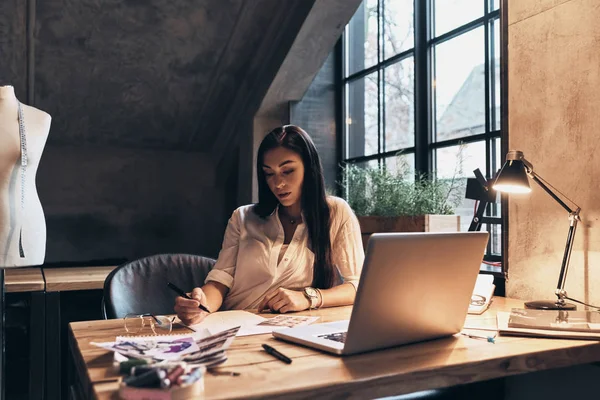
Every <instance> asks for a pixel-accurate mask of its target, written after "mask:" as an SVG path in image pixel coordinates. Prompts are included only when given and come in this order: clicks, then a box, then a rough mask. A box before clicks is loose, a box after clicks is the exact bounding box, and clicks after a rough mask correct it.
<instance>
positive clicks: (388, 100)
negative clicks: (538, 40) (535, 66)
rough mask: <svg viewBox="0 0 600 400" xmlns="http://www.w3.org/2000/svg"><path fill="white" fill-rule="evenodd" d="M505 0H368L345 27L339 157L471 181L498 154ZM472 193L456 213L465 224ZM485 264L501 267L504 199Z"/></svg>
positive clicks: (489, 169)
mask: <svg viewBox="0 0 600 400" xmlns="http://www.w3.org/2000/svg"><path fill="white" fill-rule="evenodd" d="M499 18H500V10H499V1H498V0H364V1H363V3H362V4H361V5H360V7H359V8H358V10H357V11H356V14H355V15H354V16H353V18H352V20H351V21H350V23H349V24H348V25H347V26H346V30H345V33H344V37H343V46H342V47H343V51H342V52H343V57H342V58H343V63H342V65H343V74H342V81H341V87H342V91H343V94H342V96H341V98H342V99H343V119H344V122H345V123H344V124H343V126H344V127H343V138H342V141H341V142H342V151H341V155H342V161H343V162H346V163H355V164H357V165H379V166H385V167H386V168H394V167H395V165H396V163H397V154H398V152H401V157H402V159H403V161H402V162H404V163H408V164H409V166H410V168H411V170H414V171H415V172H417V173H420V174H428V175H429V176H436V177H437V178H451V177H455V178H459V179H461V180H463V181H465V182H466V179H467V178H470V177H474V174H473V170H475V169H477V168H479V169H480V171H481V172H482V173H483V174H484V175H485V176H486V177H487V178H488V179H489V178H491V177H493V176H494V175H495V174H496V172H497V170H498V169H499V168H500V167H501V160H500V136H501V134H500V132H501V130H500V120H501V119H500V20H499ZM475 206H476V204H475V201H474V200H469V199H465V200H464V201H463V202H462V204H461V205H460V206H459V207H458V209H457V211H456V213H457V214H459V215H461V229H462V230H467V229H468V227H469V225H470V223H471V219H472V217H473V214H474V209H475ZM486 216H488V217H496V218H497V219H495V221H497V222H498V223H494V224H490V225H484V227H483V228H482V229H487V230H488V231H489V232H490V234H491V240H490V245H489V247H488V251H487V254H486V261H487V262H488V264H487V266H486V267H485V268H488V269H489V270H491V271H495V272H500V271H501V269H500V267H499V265H498V264H497V262H499V261H501V252H502V251H501V231H502V227H501V224H500V204H491V205H489V206H488V209H487V213H486Z"/></svg>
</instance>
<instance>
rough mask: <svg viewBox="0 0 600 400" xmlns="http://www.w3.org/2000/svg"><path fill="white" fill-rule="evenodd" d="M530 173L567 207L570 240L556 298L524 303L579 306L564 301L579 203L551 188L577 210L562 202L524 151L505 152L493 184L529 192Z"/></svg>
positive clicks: (541, 306)
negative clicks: (503, 160)
mask: <svg viewBox="0 0 600 400" xmlns="http://www.w3.org/2000/svg"><path fill="white" fill-rule="evenodd" d="M527 176H529V178H531V179H532V180H533V181H535V182H536V183H537V184H538V185H540V186H541V187H542V189H544V190H545V191H546V193H548V194H549V195H550V196H551V197H552V198H553V199H554V200H556V202H558V204H560V205H561V206H562V207H563V208H564V209H565V210H567V212H568V213H569V233H568V235H567V244H566V246H565V253H564V255H563V260H562V265H561V268H560V274H559V276H558V284H557V286H556V291H555V292H554V294H555V295H556V297H557V300H554V301H553V300H549V301H543V300H538V301H530V302H527V303H525V307H527V308H535V309H541V310H575V309H576V308H577V307H576V306H575V305H574V304H571V303H567V302H566V301H565V299H566V298H568V297H567V292H566V290H565V281H566V278H567V270H568V268H569V260H570V258H571V250H572V248H573V238H574V237H575V230H576V229H577V222H578V221H580V220H581V218H580V217H579V212H580V211H581V207H579V206H577V205H576V204H575V203H574V202H573V201H572V200H571V199H569V198H568V197H566V196H565V195H564V194H562V193H560V192H559V191H558V190H556V189H555V188H552V189H554V191H556V192H558V193H560V194H561V195H562V196H563V197H564V198H565V199H566V200H568V201H569V202H571V203H572V204H573V205H574V206H575V210H573V209H571V208H570V207H569V206H568V205H567V204H565V202H563V201H562V200H561V199H560V198H559V197H558V196H557V195H556V193H555V192H554V191H552V190H551V189H550V188H549V187H548V186H550V187H552V186H551V185H550V184H548V183H546V182H545V181H544V180H543V179H542V178H541V177H540V176H539V175H538V174H536V173H535V172H534V171H533V165H531V163H530V162H529V161H527V160H526V159H525V157H524V156H523V152H522V151H517V150H510V151H509V152H508V154H507V155H506V162H505V163H504V165H503V166H502V169H501V170H500V173H499V174H498V177H497V178H496V182H495V183H494V185H493V188H494V189H495V190H497V191H499V192H506V193H529V192H531V188H530V187H529V182H528V180H527Z"/></svg>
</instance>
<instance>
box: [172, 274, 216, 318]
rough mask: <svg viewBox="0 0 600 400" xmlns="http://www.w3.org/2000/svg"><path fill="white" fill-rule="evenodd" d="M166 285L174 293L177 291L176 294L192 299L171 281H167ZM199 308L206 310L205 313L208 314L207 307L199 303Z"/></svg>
mask: <svg viewBox="0 0 600 400" xmlns="http://www.w3.org/2000/svg"><path fill="white" fill-rule="evenodd" d="M167 286H168V287H169V289H171V290H172V291H174V292H175V293H177V294H178V295H180V296H181V297H184V298H186V299H188V300H194V299H192V298H191V297H190V296H188V295H187V293H186V292H184V291H183V290H181V289H180V288H178V287H177V286H175V285H173V284H172V283H171V282H167ZM198 308H199V309H201V310H202V311H206V312H207V313H209V314H210V311H209V310H208V308H206V307H205V306H203V305H202V304H200V305H199V306H198Z"/></svg>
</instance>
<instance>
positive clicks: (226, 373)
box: [207, 368, 240, 376]
mask: <svg viewBox="0 0 600 400" xmlns="http://www.w3.org/2000/svg"><path fill="white" fill-rule="evenodd" d="M207 371H208V373H209V374H211V375H216V376H218V375H222V376H240V373H239V372H234V371H219V370H217V369H210V368H209V369H208V370H207Z"/></svg>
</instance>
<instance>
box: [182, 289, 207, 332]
mask: <svg viewBox="0 0 600 400" xmlns="http://www.w3.org/2000/svg"><path fill="white" fill-rule="evenodd" d="M188 296H190V297H191V298H192V299H193V300H190V299H186V298H185V297H181V296H178V297H177V298H176V299H175V312H176V313H177V317H179V319H180V320H181V322H183V323H184V324H186V325H195V324H198V323H200V322H202V321H203V320H204V318H206V317H207V316H208V313H207V312H206V311H202V310H201V309H200V308H198V307H199V306H200V304H202V305H203V306H207V302H206V295H205V294H204V291H203V290H202V289H201V288H199V287H198V288H194V290H192V291H191V292H190V293H188Z"/></svg>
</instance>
